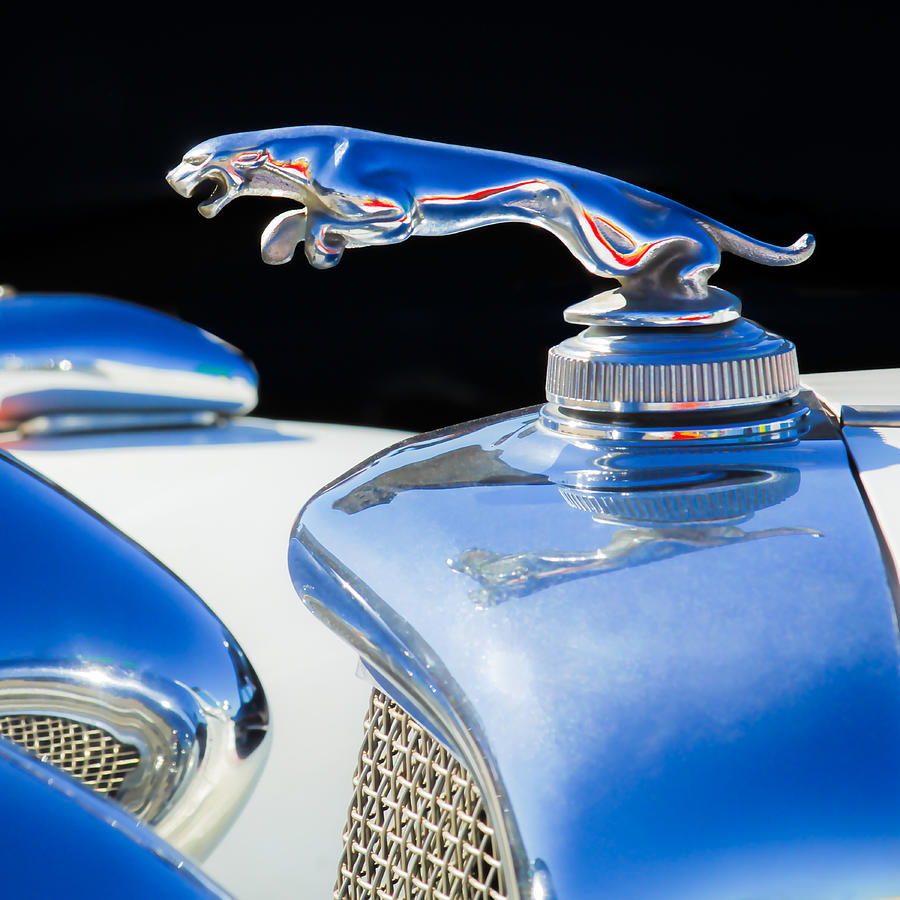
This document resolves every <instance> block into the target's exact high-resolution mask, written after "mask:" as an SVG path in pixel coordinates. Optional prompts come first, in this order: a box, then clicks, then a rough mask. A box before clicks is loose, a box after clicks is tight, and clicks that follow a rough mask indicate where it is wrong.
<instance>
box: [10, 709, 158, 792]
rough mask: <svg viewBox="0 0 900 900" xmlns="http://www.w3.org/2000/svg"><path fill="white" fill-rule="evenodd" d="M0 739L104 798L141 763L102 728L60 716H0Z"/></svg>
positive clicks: (135, 751)
mask: <svg viewBox="0 0 900 900" xmlns="http://www.w3.org/2000/svg"><path fill="white" fill-rule="evenodd" d="M0 737H4V738H6V739H7V740H8V741H12V742H13V743H14V744H18V745H19V746H20V747H21V748H22V749H23V750H26V751H27V752H28V753H30V754H31V755H32V756H34V757H35V758H36V759H39V760H41V761H42V762H46V763H49V764H50V765H52V766H56V767H57V768H59V769H62V770H63V771H64V772H66V773H68V774H69V775H71V776H72V777H73V778H77V779H78V781H80V782H81V783H82V784H83V785H85V786H86V787H89V788H91V790H93V791H96V792H97V793H98V794H105V795H106V796H108V797H115V796H116V794H117V793H118V791H119V788H120V787H121V785H122V782H123V781H125V779H126V778H127V777H128V774H129V772H130V771H131V769H133V768H134V767H135V766H138V765H140V762H141V755H140V752H139V751H138V748H137V747H135V746H133V745H131V744H123V743H121V742H120V741H117V740H116V739H115V738H114V737H113V736H112V735H111V734H110V733H109V732H108V731H104V730H103V729H102V728H96V727H93V726H91V725H86V724H85V723H83V722H78V721H76V720H74V719H66V718H63V717H62V716H32V715H23V714H21V713H19V714H15V715H11V716H4V715H0Z"/></svg>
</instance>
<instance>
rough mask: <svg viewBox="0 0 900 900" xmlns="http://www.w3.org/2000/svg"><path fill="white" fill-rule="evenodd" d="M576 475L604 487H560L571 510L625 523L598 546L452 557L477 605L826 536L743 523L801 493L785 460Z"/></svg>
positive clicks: (483, 551)
mask: <svg viewBox="0 0 900 900" xmlns="http://www.w3.org/2000/svg"><path fill="white" fill-rule="evenodd" d="M574 476H575V477H574V478H573V480H574V481H575V482H576V483H577V482H579V481H580V482H592V483H593V484H594V485H597V484H601V483H605V484H606V485H607V487H606V488H605V489H599V488H597V487H591V488H586V487H572V486H570V485H559V486H558V487H559V492H560V494H562V497H563V499H564V500H565V502H566V503H567V504H568V505H569V506H570V507H571V508H572V509H575V510H579V511H583V512H587V513H590V515H591V516H592V517H593V519H594V521H596V522H599V523H605V524H616V525H623V526H625V527H623V528H620V529H618V530H617V531H616V532H615V533H614V534H613V536H612V539H611V540H609V541H608V542H607V543H606V544H605V545H604V546H603V547H599V548H597V549H594V550H575V551H562V550H549V551H525V552H521V553H507V554H502V553H495V552H493V551H491V550H486V549H482V548H478V547H473V548H470V549H468V550H464V551H463V552H462V553H460V554H459V555H458V556H457V557H456V558H453V559H448V560H447V565H448V566H450V568H451V569H453V571H454V572H459V573H460V574H463V575H468V576H469V577H470V578H472V579H474V580H475V581H476V582H478V585H479V587H478V588H476V589H474V590H472V591H471V592H470V596H471V598H472V600H473V601H474V602H475V605H476V606H477V607H479V608H482V609H484V608H488V607H492V606H497V605H499V604H501V603H505V602H506V601H507V600H512V599H514V598H516V597H524V596H527V595H528V594H533V593H535V592H536V591H540V590H543V589H544V588H548V587H552V586H553V585H555V584H560V583H562V582H566V581H574V580H577V579H580V578H587V577H589V576H591V575H599V574H601V573H604V572H613V571H617V570H619V569H627V568H632V567H634V566H643V565H648V564H650V563H653V562H658V561H661V560H664V559H668V558H670V557H673V556H681V555H683V554H685V553H694V552H697V551H699V550H710V549H712V548H714V547H724V546H728V545H731V544H741V543H745V542H747V541H756V540H761V539H762V538H768V537H780V536H785V535H808V536H810V537H822V536H823V533H822V532H821V531H817V530H816V529H813V528H785V527H782V528H766V529H761V530H759V531H745V530H744V529H742V528H739V527H738V523H744V522H746V521H748V520H749V519H751V518H752V517H753V514H754V512H756V511H757V510H760V509H765V508H767V507H771V506H775V505H777V504H778V503H781V502H782V501H783V500H786V499H787V498H788V497H791V496H792V495H793V494H795V493H796V492H797V490H798V489H799V487H800V473H799V472H798V471H797V470H796V469H794V468H791V467H787V466H785V467H777V468H776V467H771V468H751V467H746V468H745V467H739V466H734V467H712V466H710V467H709V468H707V469H703V468H694V469H687V468H674V467H673V468H664V469H655V470H654V469H652V468H646V469H642V470H639V469H620V470H614V469H611V468H607V469H605V468H603V467H601V468H600V469H598V470H592V471H585V472H579V473H574ZM578 476H581V477H578ZM613 485H615V486H613Z"/></svg>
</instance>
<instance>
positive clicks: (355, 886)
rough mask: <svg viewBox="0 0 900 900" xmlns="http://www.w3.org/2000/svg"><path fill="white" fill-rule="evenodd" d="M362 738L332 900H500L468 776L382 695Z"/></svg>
mask: <svg viewBox="0 0 900 900" xmlns="http://www.w3.org/2000/svg"><path fill="white" fill-rule="evenodd" d="M365 732H366V735H365V739H364V741H363V746H362V750H361V752H360V755H359V763H358V765H357V768H356V773H355V774H354V776H353V787H354V796H353V799H352V802H351V805H350V812H349V816H348V819H347V827H346V829H345V831H344V851H343V854H342V857H341V863H340V866H339V868H338V877H337V883H336V885H335V889H334V897H335V900H451V898H452V900H506V886H505V881H504V877H503V871H502V870H501V867H500V858H499V854H498V852H497V843H496V839H495V836H494V829H493V828H492V827H491V824H490V822H489V821H488V816H487V811H486V810H485V808H484V804H483V802H482V797H481V792H480V791H479V789H478V787H477V785H476V784H475V782H474V781H473V779H472V776H471V775H470V774H469V772H468V771H467V770H466V769H465V768H464V767H463V765H462V764H461V763H460V762H459V761H458V760H457V759H456V758H455V757H454V756H452V755H451V754H450V753H449V752H448V751H447V750H445V749H444V748H443V747H442V746H441V745H440V744H439V743H438V741H436V740H435V739H434V738H432V737H431V735H429V734H428V732H427V731H426V730H425V729H424V728H423V727H422V726H421V725H420V724H419V723H418V722H416V720H415V719H413V718H411V717H410V716H409V715H407V714H406V713H405V712H404V711H403V709H402V708H401V707H400V706H398V705H397V704H396V703H394V702H393V701H392V700H389V699H388V698H387V697H385V695H384V694H383V693H381V692H380V691H378V690H374V691H373V692H372V698H371V700H370V702H369V712H368V715H367V716H366V721H365Z"/></svg>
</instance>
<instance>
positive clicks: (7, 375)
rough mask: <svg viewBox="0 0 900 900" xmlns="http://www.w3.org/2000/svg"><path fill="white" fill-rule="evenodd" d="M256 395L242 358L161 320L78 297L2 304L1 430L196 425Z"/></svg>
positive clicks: (241, 408)
mask: <svg viewBox="0 0 900 900" xmlns="http://www.w3.org/2000/svg"><path fill="white" fill-rule="evenodd" d="M256 387H257V376H256V372H255V370H254V368H253V366H252V365H251V364H250V363H249V362H248V361H247V360H246V359H245V358H244V357H243V356H241V354H240V353H239V352H238V351H237V350H235V349H234V348H233V347H231V346H229V345H228V344H226V343H225V342H224V341H221V340H219V338H216V337H214V336H213V335H211V334H208V333H207V332H205V331H203V330H202V329H200V328H197V327H196V326H193V325H188V324H187V323H185V322H180V321H178V320H177V319H173V318H172V317H170V316H166V315H163V314H162V313H158V312H154V311H152V310H149V309H144V308H142V307H140V306H136V305H134V304H131V303H124V302H122V301H118V300H108V299H103V298H99V297H85V296H80V295H50V294H48V295H40V294H33V295H28V294H18V295H14V296H13V297H11V298H8V299H3V301H2V303H0V428H6V429H11V428H16V427H19V428H22V429H23V430H25V431H27V432H29V433H35V432H39V431H47V430H48V429H49V430H53V431H54V432H57V433H58V432H60V431H62V430H67V431H100V430H106V429H109V428H118V429H122V428H148V427H161V426H164V425H166V424H169V425H183V424H186V423H187V424H196V423H197V417H204V416H206V417H209V416H213V417H214V418H215V417H216V416H229V415H237V414H240V413H245V412H248V411H249V410H251V409H252V408H253V407H254V406H255V405H256Z"/></svg>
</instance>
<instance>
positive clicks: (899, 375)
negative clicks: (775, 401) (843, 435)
mask: <svg viewBox="0 0 900 900" xmlns="http://www.w3.org/2000/svg"><path fill="white" fill-rule="evenodd" d="M800 381H801V383H802V384H803V385H804V386H806V387H808V388H810V390H812V391H815V394H816V396H817V397H818V398H819V399H820V400H821V401H822V403H824V404H825V406H827V407H828V408H829V409H830V410H831V411H832V412H833V413H834V414H835V416H836V417H837V418H838V419H840V417H841V409H843V407H844V406H900V369H861V370H859V371H857V372H819V373H815V374H812V375H801V376H800Z"/></svg>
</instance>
